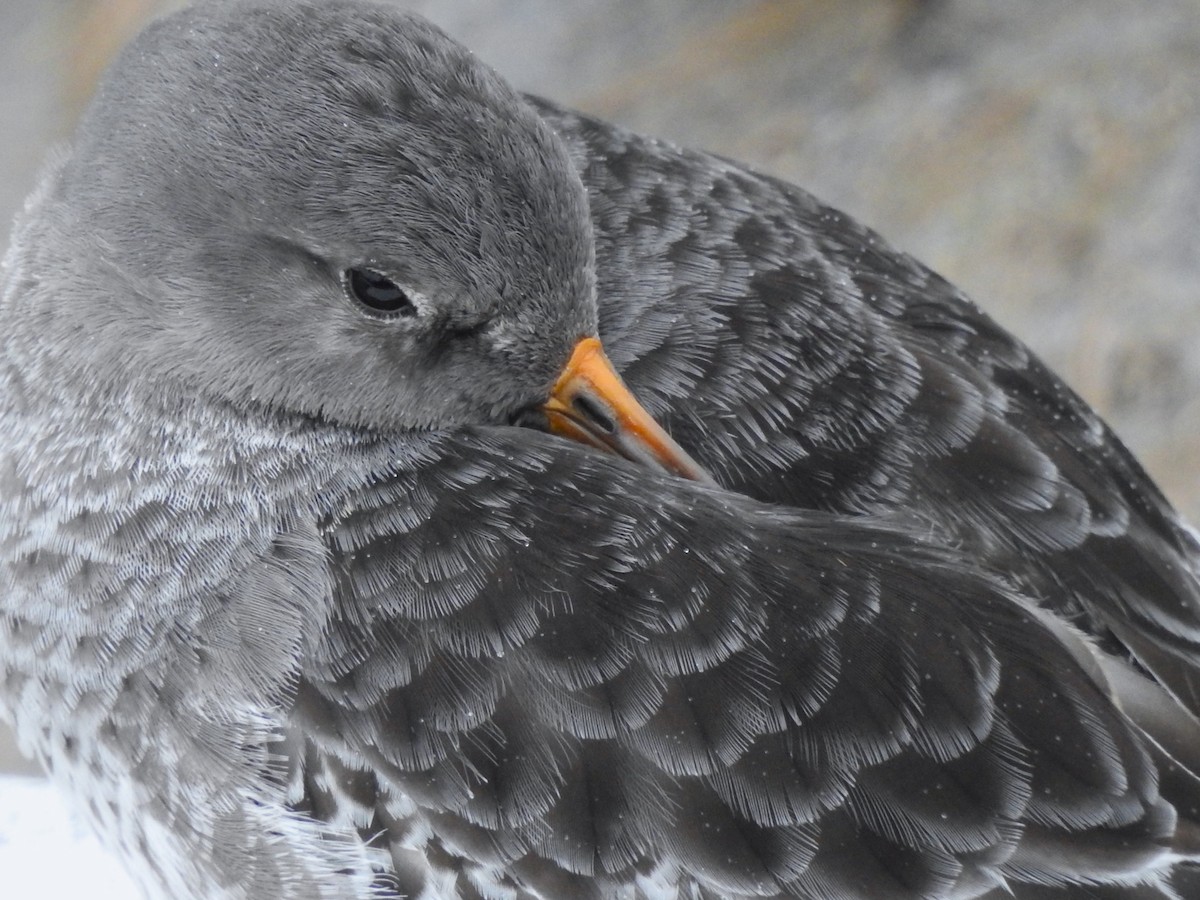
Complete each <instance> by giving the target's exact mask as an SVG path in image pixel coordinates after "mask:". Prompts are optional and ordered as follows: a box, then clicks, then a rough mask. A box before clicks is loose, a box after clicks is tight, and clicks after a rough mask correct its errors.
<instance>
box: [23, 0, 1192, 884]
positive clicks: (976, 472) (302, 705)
mask: <svg viewBox="0 0 1200 900" xmlns="http://www.w3.org/2000/svg"><path fill="white" fill-rule="evenodd" d="M0 279H2V280H0V348H2V349H0V675H2V677H0V710H2V711H3V716H4V718H5V719H6V720H7V721H8V722H10V723H11V724H12V726H13V727H14V729H15V732H16V734H17V736H18V739H19V741H20V743H21V746H22V748H23V749H24V750H25V751H26V752H27V753H28V754H29V755H31V756H32V757H34V758H35V759H37V760H38V761H39V762H40V763H41V764H42V765H43V766H44V767H45V769H46V770H47V771H48V772H49V773H50V775H51V777H52V778H53V779H54V781H55V782H56V783H57V784H58V785H59V786H60V788H61V789H62V790H63V791H65V792H66V794H67V795H68V796H69V797H70V798H71V799H72V801H73V802H74V803H75V805H76V807H77V808H78V809H79V810H80V811H82V813H83V814H84V815H85V817H86V818H87V819H88V821H89V822H90V823H91V825H92V827H93V828H94V829H95V830H96V831H97V833H98V834H99V835H100V836H101V837H102V838H103V840H105V842H106V843H107V845H108V846H110V847H111V848H112V849H113V850H114V851H115V852H117V853H118V854H119V855H120V857H121V858H122V859H123V860H124V861H125V863H126V865H127V866H128V867H129V869H130V871H131V873H132V874H133V875H134V876H135V878H136V879H137V880H138V882H139V884H140V885H141V888H142V890H144V891H145V893H146V894H147V896H153V897H160V896H161V897H189V898H212V900H231V898H289V900H293V898H294V900H310V898H311V900H317V898H399V897H406V898H425V900H449V898H462V900H468V898H509V900H533V898H544V900H564V898H570V900H575V898H594V900H608V898H629V900H668V898H679V900H684V898H686V900H717V898H729V900H743V898H793V900H876V898H900V900H908V898H911V900H917V898H921V900H965V898H986V900H999V898H1013V897H1015V898H1018V900H1081V898H1103V900H1135V898H1137V900H1146V898H1161V900H1166V898H1174V900H1182V898H1187V897H1194V896H1200V894H1198V893H1197V891H1200V876H1198V875H1197V872H1198V871H1200V869H1198V867H1197V865H1196V863H1197V860H1198V859H1200V833H1198V831H1197V827H1198V824H1200V790H1198V785H1200V781H1198V780H1197V778H1198V776H1200V722H1198V720H1197V716H1198V715H1200V691H1198V678H1200V670H1198V667H1197V660H1198V659H1200V656H1198V655H1197V649H1198V646H1200V581H1198V575H1197V572H1198V568H1200V566H1198V560H1200V549H1198V546H1197V542H1196V539H1195V538H1194V537H1193V536H1192V534H1191V532H1190V531H1189V530H1188V528H1187V526H1186V525H1185V524H1184V523H1183V521H1182V520H1181V518H1180V516H1179V515H1178V513H1177V512H1176V511H1175V510H1174V509H1172V507H1171V506H1170V504H1169V503H1168V501H1167V500H1166V499H1165V498H1164V496H1163V495H1162V493H1161V492H1160V491H1159V489H1158V488H1157V487H1156V486H1155V485H1154V483H1153V482H1152V481H1151V480H1150V478H1149V477H1148V476H1147V474H1146V473H1145V472H1144V471H1143V469H1142V468H1141V466H1140V465H1139V464H1138V462H1137V461H1136V460H1135V459H1134V458H1133V457H1132V455H1131V454H1130V453H1129V451H1128V450H1127V449H1126V448H1125V447H1124V446H1123V445H1122V444H1121V442H1120V441H1119V439H1118V438H1117V437H1116V436H1115V435H1114V434H1113V433H1112V431H1111V430H1110V429H1109V428H1108V427H1107V426H1106V425H1105V424H1104V423H1103V422H1102V421H1101V419H1100V418H1099V417H1098V416H1097V415H1096V413H1095V412H1094V411H1092V410H1091V409H1090V408H1089V407H1088V406H1087V405H1086V404H1085V403H1084V402H1083V401H1082V400H1081V399H1080V398H1079V397H1078V396H1077V395H1076V394H1074V393H1073V392H1072V391H1071V390H1070V389H1069V388H1068V387H1067V386H1066V385H1065V384H1064V383H1063V382H1062V381H1061V380H1060V379H1059V378H1058V377H1057V376H1056V375H1055V374H1054V373H1053V372H1051V371H1050V370H1049V369H1048V368H1047V367H1046V366H1045V365H1044V364H1043V363H1041V362H1040V361H1039V360H1038V359H1037V358H1036V357H1035V356H1034V354H1033V353H1032V352H1031V351H1030V350H1029V349H1028V348H1026V347H1025V346H1024V345H1023V344H1022V343H1020V342H1019V341H1018V340H1017V339H1016V338H1014V337H1013V336H1011V335H1010V334H1008V333H1007V332H1005V331H1004V330H1003V329H1001V328H1000V327H999V326H998V325H996V324H995V323H994V322H993V321H992V320H991V319H989V318H988V317H987V315H986V314H985V313H983V312H982V311H981V310H980V309H979V308H977V307H976V306H975V305H974V304H973V303H971V302H970V301H969V300H968V299H967V298H966V297H964V296H963V295H962V293H960V292H959V291H958V290H957V289H956V288H954V287H953V286H952V285H950V284H949V283H947V282H946V281H945V280H943V279H942V278H940V277H939V276H937V275H936V274H934V273H933V272H932V271H930V270H929V269H928V268H927V267H925V266H924V265H922V264H921V263H919V262H917V261H916V260H914V259H913V258H911V257H910V256H908V255H905V254H904V253H901V252H899V251H897V250H895V249H893V248H892V247H891V246H890V245H889V244H888V243H887V242H885V241H884V240H883V239H882V238H881V237H880V236H878V235H877V234H875V233H874V232H872V231H871V230H869V229H868V228H866V227H865V226H863V225H861V224H859V223H858V222H856V221H854V220H853V219H851V218H850V217H849V216H847V215H845V214H843V213H841V212H838V211H836V210H834V209H832V208H829V207H827V206H824V205H822V204H821V203H820V202H819V201H818V200H817V199H815V198H814V197H813V196H811V195H810V194H808V193H806V192H805V191H803V190H802V189H800V188H798V187H795V186H793V185H791V184H788V183H785V182H782V181H779V180H777V179H774V178H771V177H768V176H766V175H763V174H760V173H757V172H755V171H753V170H752V169H749V168H747V167H745V166H742V165H740V164H738V163H736V162H732V161H729V160H726V159H722V158H719V157H715V156H712V155H709V154H706V153H703V152H698V151H692V150H687V149H683V148H680V147H677V146H674V145H672V144H670V143H667V142H663V141H660V140H656V139H653V138H649V137H645V136H641V135H638V134H635V133H632V132H629V131H626V130H623V129H621V128H619V127H616V126H614V125H611V124H608V123H605V122H603V121H600V120H597V119H595V118H592V117H589V116H587V115H584V114H582V113H579V112H575V111H571V110H568V109H565V108H562V107H560V106H558V105H556V104H554V103H553V102H551V101H548V100H545V99H541V98H538V97H533V96H528V95H522V94H519V93H518V92H516V91H515V90H514V89H513V88H512V87H511V86H509V85H508V84H507V83H506V82H505V81H504V80H503V79H502V78H501V77H500V76H499V75H497V74H496V73H495V72H493V71H492V70H491V69H490V68H488V67H487V66H486V65H485V64H484V63H483V62H481V61H480V60H478V59H477V58H476V57H475V56H474V55H473V54H471V53H470V51H468V50H467V49H466V48H464V47H462V46H461V45H459V44H457V43H456V42H454V41H453V40H452V39H451V38H449V37H448V36H447V35H445V34H444V33H442V32H441V31H439V30H438V29H437V28H436V27H434V26H433V25H431V24H429V23H428V22H426V21H425V20H423V19H421V18H419V17H418V16H415V15H413V14H410V13H404V12H401V11H399V10H397V9H395V8H392V7H389V6H386V5H378V4H374V3H371V2H363V0H331V2H320V3H317V2H313V0H295V2H280V0H242V2H213V3H207V4H201V5H198V6H196V7H193V8H190V9H186V10H183V11H181V12H177V13H174V14H172V15H169V16H166V17H164V18H161V19H159V20H157V21H156V22H155V23H153V24H151V25H150V26H149V27H148V28H147V29H146V30H145V31H144V32H142V34H141V35H139V36H138V37H136V38H135V39H134V40H133V42H132V43H131V44H130V45H129V46H128V47H126V49H124V50H123V51H122V52H121V53H120V54H119V56H118V58H117V59H116V61H115V62H114V64H113V66H112V68H111V69H110V70H109V72H108V73H107V75H106V76H105V77H104V78H103V79H102V81H101V84H100V85H99V87H98V89H97V93H96V96H95V98H94V99H93V101H92V103H91V105H90V106H89V108H88V109H87V111H86V112H85V113H84V115H83V117H82V119H81V121H80V124H79V127H78V130H77V133H76V135H75V137H74V139H73V141H72V143H71V145H70V146H69V148H67V149H66V150H65V151H63V152H62V153H60V154H59V155H57V156H55V157H54V158H53V159H51V160H50V161H49V163H48V166H47V169H46V172H45V174H44V176H43V178H42V180H41V182H40V184H39V186H38V187H37V189H36V190H35V192H34V194H33V195H32V196H31V198H30V199H29V201H28V202H27V204H26V207H25V210H24V212H23V213H22V214H21V216H20V218H19V220H18V222H17V225H16V227H15V229H14V232H13V237H12V242H11V246H10V248H9V251H8V253H7V256H6V257H5V262H4V269H3V275H2V276H0Z"/></svg>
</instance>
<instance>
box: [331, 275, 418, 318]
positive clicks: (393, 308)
mask: <svg viewBox="0 0 1200 900" xmlns="http://www.w3.org/2000/svg"><path fill="white" fill-rule="evenodd" d="M346 289H347V290H348V291H349V292H350V296H351V297H353V298H354V299H355V300H357V301H358V302H359V303H361V304H362V305H363V306H365V307H367V309H370V310H373V311H375V312H379V313H385V314H386V315H388V316H411V315H415V314H416V312H417V308H416V307H415V306H413V302H412V300H411V299H410V298H409V296H408V294H407V293H406V292H405V290H404V288H402V287H400V285H398V284H396V282H394V281H392V279H390V278H388V277H387V276H386V275H383V274H381V273H379V272H376V271H375V270H374V269H347V270H346Z"/></svg>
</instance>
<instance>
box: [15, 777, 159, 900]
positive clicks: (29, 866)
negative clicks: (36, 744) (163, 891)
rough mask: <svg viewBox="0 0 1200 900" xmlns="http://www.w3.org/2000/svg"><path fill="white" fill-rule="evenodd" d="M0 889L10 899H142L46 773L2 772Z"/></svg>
mask: <svg viewBox="0 0 1200 900" xmlns="http://www.w3.org/2000/svg"><path fill="white" fill-rule="evenodd" d="M0 885H3V888H2V889H0V893H3V896H4V898H5V900H83V898H86V900H137V898H138V896H139V895H138V891H137V889H136V888H135V887H134V886H133V883H132V882H131V881H130V880H129V877H128V876H127V875H126V874H125V872H124V871H123V870H122V869H121V867H120V865H119V864H118V863H117V861H116V860H115V859H114V858H113V857H112V856H111V855H110V854H109V853H108V851H106V850H105V849H104V848H103V847H101V846H100V842H99V841H97V840H96V838H94V837H93V836H92V835H91V833H90V832H88V830H87V829H86V828H85V827H84V826H83V825H82V823H79V822H77V821H75V820H73V819H72V817H71V814H70V813H69V812H68V810H67V806H66V804H65V803H64V802H63V800H62V798H61V797H60V796H59V794H58V792H57V791H56V790H55V789H54V788H53V787H52V786H51V785H50V783H49V782H48V781H46V780H45V779H44V778H34V777H23V776H15V775H3V776H0Z"/></svg>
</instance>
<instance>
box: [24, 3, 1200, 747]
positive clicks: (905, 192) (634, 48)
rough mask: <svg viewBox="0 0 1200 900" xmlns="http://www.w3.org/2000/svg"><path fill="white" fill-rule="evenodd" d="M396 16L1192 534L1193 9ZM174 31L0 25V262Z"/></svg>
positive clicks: (1198, 197) (1199, 198)
mask: <svg viewBox="0 0 1200 900" xmlns="http://www.w3.org/2000/svg"><path fill="white" fill-rule="evenodd" d="M396 2H397V3H398V4H399V5H403V6H408V7H410V8H412V9H415V10H417V11H419V12H422V13H424V14H425V15H427V16H428V17H430V18H431V19H433V20H434V21H435V22H437V23H438V24H440V25H441V26H442V27H443V28H445V29H446V30H447V31H449V32H450V33H451V34H452V35H454V36H456V37H457V38H459V39H460V40H462V41H463V42H465V43H466V44H468V45H469V46H471V47H473V48H474V49H475V50H476V52H477V53H478V54H479V55H480V56H481V57H482V58H483V59H485V60H487V61H488V62H490V63H492V64H493V65H494V66H495V67H496V68H497V69H499V70H500V71H501V72H502V73H503V74H504V75H506V76H508V78H509V79H510V80H512V81H513V82H514V83H516V84H517V85H518V86H519V87H521V88H523V89H525V90H529V91H533V92H536V93H540V94H544V95H546V96H548V97H552V98H554V99H556V100H559V101H561V102H564V103H566V104H569V105H573V106H576V107H578V108H581V109H583V110H586V111H589V112H592V113H595V114H598V115H600V116H603V117H606V118H609V119H612V120H615V121H617V122H620V123H622V124H624V125H627V126H630V127H632V128H635V129H638V130H641V131H645V132H649V133H653V134H657V135H660V136H663V137H667V138H669V139H671V140H674V141H677V142H679V143H683V144H689V145H695V146H699V147H703V148H706V149H709V150H712V151H715V152H717V153H720V154H724V155H726V156H731V157H735V158H737V159H741V160H744V161H746V162H749V163H751V164H752V165H754V166H755V167H757V168H759V169H761V170H763V171H766V172H769V173H772V174H775V175H779V176H782V177H783V178H786V179H788V180H791V181H794V182H796V183H798V184H800V185H803V186H804V187H806V188H808V189H809V190H811V191H812V192H814V193H815V194H817V195H818V196H819V197H821V198H823V199H824V200H826V201H827V202H829V203H832V204H833V205H835V206H838V207H841V208H842V209H844V210H846V211H848V212H850V213H851V214H853V215H854V216H856V217H858V218H859V219H862V220H863V221H865V222H867V223H868V224H870V225H873V226H874V227H876V228H877V229H878V230H879V231H881V232H882V233H883V234H884V235H885V236H886V237H887V238H889V239H890V240H891V241H892V242H893V243H894V244H895V245H897V246H898V247H900V248H902V249H904V250H907V251H909V252H911V253H913V254H915V255H916V256H918V257H920V258H921V259H923V260H924V261H925V262H927V263H928V264H930V265H931V266H933V267H934V268H935V269H937V270H938V271H940V272H941V273H942V274H944V275H945V276H947V277H948V278H950V280H952V281H954V282H956V283H957V284H959V285H960V286H962V287H963V288H965V289H966V290H967V291H968V292H969V293H970V294H971V295H972V296H973V297H974V298H975V299H976V300H977V301H978V302H979V303H980V305H982V306H983V307H984V308H986V309H987V310H989V311H990V312H991V313H992V314H993V315H994V316H995V317H996V318H998V319H999V320H1000V321H1001V322H1002V323H1003V324H1005V325H1006V326H1007V327H1008V328H1010V329H1011V330H1012V331H1014V332H1016V333H1017V334H1018V335H1020V336H1021V337H1023V338H1024V339H1025V340H1026V341H1027V342H1028V343H1030V344H1031V345H1032V346H1033V347H1034V348H1035V349H1036V350H1037V351H1038V352H1039V353H1041V354H1042V355H1043V356H1044V357H1045V358H1046V359H1047V360H1048V361H1049V362H1050V363H1051V365H1053V366H1054V367H1055V368H1057V369H1058V370H1059V371H1060V372H1062V373H1063V374H1065V375H1066V377H1067V379H1068V381H1070V382H1071V383H1072V384H1073V385H1074V386H1075V388H1076V389H1077V390H1079V391H1080V392H1081V393H1082V394H1083V395H1084V396H1085V397H1086V398H1087V399H1088V400H1089V401H1090V402H1091V403H1092V404H1094V405H1095V406H1096V407H1097V408H1098V409H1099V410H1100V411H1101V412H1102V413H1103V414H1104V415H1105V416H1107V418H1108V419H1109V421H1110V422H1111V423H1112V424H1113V425H1114V426H1115V428H1116V430H1117V431H1118V432H1119V433H1120V434H1121V435H1122V436H1123V437H1124V439H1125V441H1126V442H1127V443H1128V444H1129V445H1130V446H1131V447H1132V448H1133V449H1134V451H1135V452H1136V453H1137V455H1138V456H1139V457H1140V458H1141V459H1142V461H1143V462H1144V463H1145V465H1146V466H1147V468H1149V469H1150V471H1151V473H1152V474H1153V475H1154V476H1155V477H1156V478H1157V479H1158V481H1159V483H1160V484H1161V485H1162V486H1163V488H1164V489H1165V491H1166V493H1167V494H1168V495H1169V496H1170V497H1171V498H1172V499H1173V500H1174V501H1175V503H1176V504H1177V505H1178V506H1179V507H1180V508H1181V509H1182V510H1183V511H1184V512H1185V513H1187V514H1188V515H1189V516H1191V517H1192V519H1193V520H1194V521H1200V440H1197V435H1198V433H1200V352H1197V349H1198V346H1197V342H1198V339H1200V0H1005V2H1003V3H996V2H993V0H412V2H404V0H396ZM177 5H179V3H175V2H169V0H157V2H156V0H2V2H0V245H3V244H4V243H5V242H6V239H7V233H8V223H9V221H10V220H11V218H12V215H13V213H14V212H15V211H16V210H17V209H18V208H19V206H20V203H21V200H22V198H23V196H24V195H25V194H26V193H27V192H28V190H29V189H30V187H31V186H32V184H33V182H34V179H35V176H36V172H37V167H38V164H39V160H40V159H41V158H42V156H43V155H44V153H45V151H46V149H47V147H48V146H51V145H52V144H53V143H54V142H56V141H61V140H63V139H65V138H67V137H68V136H69V134H70V130H71V125H72V122H73V121H74V119H75V117H76V116H77V115H78V113H79V111H80V109H81V107H82V106H83V105H84V103H86V101H87V98H88V96H89V93H90V91H91V89H92V85H93V84H94V81H95V79H96V77H97V75H98V74H99V72H100V71H101V70H102V69H103V67H104V64H105V62H106V60H107V59H108V58H109V57H110V55H111V54H112V53H113V51H114V50H115V49H116V48H117V47H119V46H120V45H121V44H122V43H123V42H124V41H125V40H127V39H128V37H129V36H131V35H132V34H133V33H134V32H135V31H136V30H137V29H138V27H139V26H140V25H141V23H142V22H143V21H145V20H146V19H147V18H148V17H150V16H153V15H155V14H158V13H161V12H162V11H163V10H165V9H168V8H170V7H172V6H177ZM3 743H4V742H3V740H0V758H2V757H3V756H4V751H3V749H2V745H3ZM9 758H10V763H9V764H10V765H14V764H15V757H13V756H12V754H11V751H10V752H9ZM0 767H3V760H2V759H0Z"/></svg>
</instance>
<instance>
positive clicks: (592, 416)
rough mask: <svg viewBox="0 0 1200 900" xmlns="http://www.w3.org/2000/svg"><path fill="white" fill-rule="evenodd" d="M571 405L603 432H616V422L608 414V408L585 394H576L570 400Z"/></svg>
mask: <svg viewBox="0 0 1200 900" xmlns="http://www.w3.org/2000/svg"><path fill="white" fill-rule="evenodd" d="M571 405H572V406H573V407H575V410H576V411H577V412H578V413H579V414H580V415H581V416H583V417H584V418H585V419H587V421H588V422H589V423H590V424H592V425H595V426H596V427H597V428H599V429H600V430H601V431H603V432H604V433H605V434H616V432H617V423H616V421H615V420H614V419H613V417H612V416H611V415H610V414H609V412H608V410H607V409H605V408H604V407H603V406H601V405H600V404H599V403H597V402H596V401H595V400H593V399H592V398H591V397H589V396H587V395H586V394H577V395H576V396H575V397H574V398H573V399H572V400H571Z"/></svg>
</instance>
